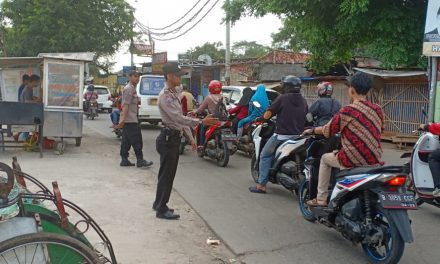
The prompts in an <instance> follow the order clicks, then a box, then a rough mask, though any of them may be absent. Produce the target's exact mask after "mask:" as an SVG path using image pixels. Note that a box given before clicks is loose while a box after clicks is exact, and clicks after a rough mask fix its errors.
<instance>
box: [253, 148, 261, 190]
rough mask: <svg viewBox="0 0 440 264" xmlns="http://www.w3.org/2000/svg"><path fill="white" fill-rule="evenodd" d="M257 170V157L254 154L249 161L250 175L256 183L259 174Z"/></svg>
mask: <svg viewBox="0 0 440 264" xmlns="http://www.w3.org/2000/svg"><path fill="white" fill-rule="evenodd" d="M258 170H259V168H258V162H257V155H256V154H255V153H254V154H253V155H252V160H251V175H252V178H253V179H254V181H255V182H256V183H258V177H259V174H260V173H259V171H258Z"/></svg>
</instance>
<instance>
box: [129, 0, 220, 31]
mask: <svg viewBox="0 0 440 264" xmlns="http://www.w3.org/2000/svg"><path fill="white" fill-rule="evenodd" d="M210 2H211V0H207V1H206V2H205V4H203V6H202V7H201V8H200V9H199V10H198V11H197V12H196V13H195V14H194V15H193V16H192V17H190V18H189V19H188V20H187V21H185V23H183V24H182V25H181V26H180V27H177V28H175V29H174V30H170V31H167V32H162V33H161V32H154V31H152V28H150V27H148V26H145V25H143V24H142V23H140V22H139V21H138V20H137V24H138V25H139V26H140V27H143V28H144V30H146V31H148V32H149V33H150V34H151V35H155V36H165V35H168V34H176V33H178V32H179V31H180V30H181V29H182V28H184V27H185V26H186V25H187V24H188V23H190V22H192V21H193V20H194V19H196V18H197V17H198V16H199V14H200V13H201V12H202V11H203V9H205V7H206V6H207V5H208V4H209V3H210Z"/></svg>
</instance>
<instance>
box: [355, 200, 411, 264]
mask: <svg viewBox="0 0 440 264" xmlns="http://www.w3.org/2000/svg"><path fill="white" fill-rule="evenodd" d="M373 213H374V214H373V215H376V217H375V218H374V220H373V223H375V225H381V227H382V229H383V231H384V235H385V236H384V239H383V242H385V243H386V244H384V245H381V246H376V245H369V244H367V243H363V244H362V248H363V250H364V252H365V253H366V254H367V256H368V259H369V260H370V262H371V263H375V264H394V263H399V260H400V258H401V257H402V255H403V251H404V249H405V243H404V241H403V239H402V237H401V236H400V233H399V230H398V229H397V226H396V223H394V222H393V221H391V218H390V217H389V215H388V212H387V210H386V209H384V208H382V207H381V206H376V208H375V212H373ZM382 247H383V248H384V249H383V250H381V248H382Z"/></svg>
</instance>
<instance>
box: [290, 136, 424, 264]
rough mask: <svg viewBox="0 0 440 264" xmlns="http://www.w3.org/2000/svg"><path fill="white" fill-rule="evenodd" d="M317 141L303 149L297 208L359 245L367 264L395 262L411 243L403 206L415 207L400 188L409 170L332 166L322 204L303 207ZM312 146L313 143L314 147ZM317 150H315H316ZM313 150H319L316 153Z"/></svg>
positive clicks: (313, 189)
mask: <svg viewBox="0 0 440 264" xmlns="http://www.w3.org/2000/svg"><path fill="white" fill-rule="evenodd" d="M320 143H322V141H321V140H316V141H314V142H312V143H311V144H310V146H309V148H308V158H307V159H306V161H305V163H304V164H305V169H304V174H305V176H306V180H305V181H304V182H303V183H302V184H301V187H300V188H299V207H300V210H301V213H302V215H303V217H304V218H305V219H306V220H307V221H310V222H315V221H316V220H318V222H320V223H321V224H323V225H325V226H327V227H330V228H334V229H335V230H336V231H338V232H340V233H341V234H342V236H343V237H344V238H346V239H347V240H350V241H352V242H353V243H358V244H361V245H362V248H363V250H364V252H365V253H366V255H367V257H368V259H369V261H370V262H372V263H381V264H392V263H398V262H399V260H400V258H401V257H402V255H403V251H404V248H405V243H411V242H413V241H414V238H413V233H412V230H411V222H410V219H409V217H408V213H407V210H415V209H417V205H416V201H415V199H414V196H413V195H412V194H409V193H406V192H405V182H406V180H407V176H408V173H409V170H408V168H407V167H406V166H382V167H359V168H354V169H348V170H343V171H340V172H338V170H336V169H335V170H334V171H333V173H332V180H331V184H330V187H329V198H328V199H329V205H328V207H309V206H308V205H307V203H306V202H307V201H308V200H310V199H311V198H314V197H315V196H314V195H313V194H312V193H313V192H315V195H316V186H313V187H312V186H311V185H312V184H311V183H312V182H313V181H316V180H317V179H314V178H315V177H317V173H314V171H315V172H317V170H319V164H320V155H322V154H323V153H322V151H320V150H321V149H322V147H321V146H320V145H319V144H320ZM315 144H316V145H315ZM320 152H321V153H320ZM316 153H319V154H318V155H317V154H316Z"/></svg>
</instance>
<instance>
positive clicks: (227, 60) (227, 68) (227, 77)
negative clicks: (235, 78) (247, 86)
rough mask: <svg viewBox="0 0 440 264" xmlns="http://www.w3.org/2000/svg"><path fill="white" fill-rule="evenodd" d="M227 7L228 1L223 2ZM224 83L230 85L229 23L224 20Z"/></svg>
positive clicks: (227, 20)
mask: <svg viewBox="0 0 440 264" xmlns="http://www.w3.org/2000/svg"><path fill="white" fill-rule="evenodd" d="M225 4H226V6H229V0H226V2H225ZM225 81H226V85H230V84H231V21H230V20H229V19H226V52H225Z"/></svg>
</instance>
